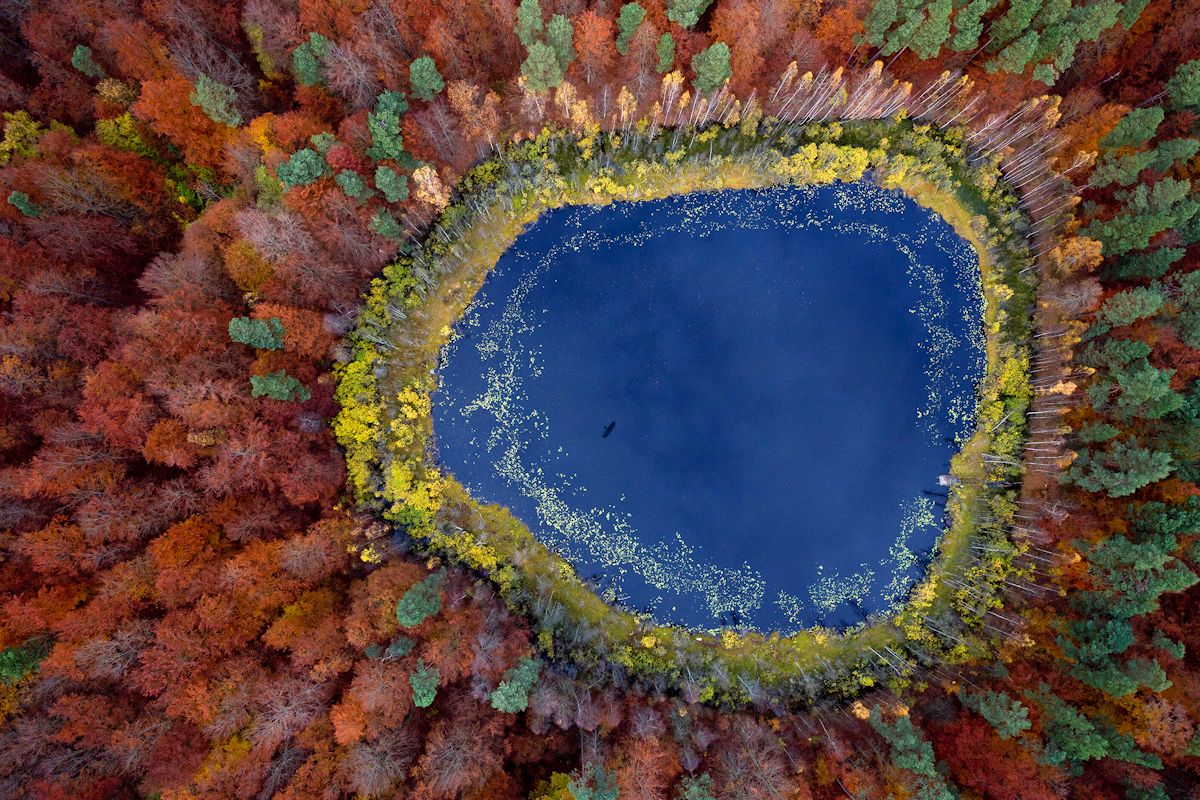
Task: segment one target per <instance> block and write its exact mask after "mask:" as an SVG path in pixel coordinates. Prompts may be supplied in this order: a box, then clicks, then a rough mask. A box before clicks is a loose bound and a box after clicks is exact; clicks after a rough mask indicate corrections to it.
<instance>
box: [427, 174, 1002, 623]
mask: <svg viewBox="0 0 1200 800" xmlns="http://www.w3.org/2000/svg"><path fill="white" fill-rule="evenodd" d="M978 280H979V279H978V269H977V264H976V257H975V254H974V252H973V251H972V249H971V248H970V247H969V245H967V244H966V243H965V242H963V241H962V240H961V239H960V238H959V237H958V236H957V235H956V234H955V233H954V232H953V231H952V230H951V228H950V227H949V225H947V224H946V223H945V222H944V221H943V220H942V219H940V218H939V217H937V216H936V215H934V214H932V213H931V212H929V211H926V210H924V209H922V208H920V207H919V206H917V205H916V204H915V203H913V202H912V201H910V200H908V199H907V198H905V197H903V196H902V195H901V194H899V193H898V192H895V191H885V190H883V189H880V188H877V187H875V186H873V185H870V184H866V183H861V184H835V185H833V186H828V187H822V188H819V189H812V188H804V189H798V188H782V189H774V190H767V191H726V192H717V193H701V194H692V195H685V196H680V197H674V198H670V199H667V200H661V201H653V202H644V203H619V204H615V205H612V206H607V207H603V208H587V207H580V208H570V209H563V210H560V211H554V212H551V213H548V214H545V215H544V216H543V217H542V218H541V219H540V220H539V221H538V222H537V223H536V224H534V225H532V226H531V227H530V228H529V229H528V230H527V231H526V232H525V233H524V234H523V235H522V236H521V237H520V238H519V239H518V240H517V243H516V245H515V246H514V247H513V248H511V249H510V250H509V251H508V252H507V253H506V254H505V255H504V256H503V258H501V259H500V262H499V264H498V265H497V267H496V269H495V270H494V272H493V273H492V275H491V277H490V278H489V279H488V282H487V283H486V284H485V285H484V287H483V289H482V290H481V291H480V294H479V296H478V297H477V299H476V303H475V304H474V305H473V306H472V307H471V309H470V310H469V311H468V313H467V314H466V315H465V316H464V318H463V320H462V322H461V323H460V325H459V336H458V338H456V339H455V341H454V342H452V343H451V344H450V346H449V347H448V348H447V349H446V352H445V353H444V356H443V365H442V368H441V372H440V381H441V388H440V390H439V391H438V393H437V394H436V395H435V397H434V422H435V433H436V442H437V448H438V455H439V457H440V459H441V461H442V463H443V464H444V466H445V467H446V468H447V469H448V470H449V471H451V472H453V473H454V474H455V475H456V476H457V477H458V479H459V480H461V481H462V482H463V483H464V484H465V485H466V486H467V487H468V488H469V489H470V491H471V492H472V494H473V495H474V496H475V497H476V498H478V499H480V500H482V501H485V502H494V503H500V504H503V505H505V506H508V507H509V508H511V509H512V510H513V512H514V513H515V514H516V515H517V516H518V517H519V518H520V519H522V520H523V521H524V522H525V523H526V524H527V525H529V526H530V528H531V530H533V532H534V533H535V534H536V535H537V536H538V537H539V538H540V539H542V540H543V541H544V542H546V543H547V544H548V545H549V546H551V547H553V548H554V549H556V550H557V551H558V552H560V553H561V554H562V555H563V556H565V557H566V558H567V559H569V560H570V561H571V562H572V563H573V564H574V565H575V566H576V567H577V568H578V570H579V572H580V574H582V575H583V576H585V577H590V578H594V579H595V581H596V584H597V585H598V586H599V587H600V588H601V590H602V591H604V592H606V593H607V595H608V596H609V598H610V599H616V600H619V601H620V602H623V603H625V604H627V605H629V606H633V607H637V608H644V609H650V610H652V611H653V613H654V616H655V617H656V618H657V619H659V620H662V621H671V622H678V623H683V624H687V625H695V626H701V627H714V626H717V625H720V624H723V623H730V622H739V623H741V624H748V625H752V626H754V627H757V628H759V629H760V630H785V631H786V630H794V629H796V628H798V627H801V626H804V625H810V624H813V623H823V624H826V625H845V624H851V623H853V622H855V621H857V620H858V619H859V618H861V615H862V614H864V613H873V612H877V611H883V610H886V609H887V608H888V607H889V606H890V605H892V604H894V603H895V602H897V601H898V600H901V599H902V598H903V597H904V596H905V593H906V592H907V590H908V588H909V587H910V586H911V583H912V581H913V579H914V578H916V577H917V576H919V574H920V570H921V558H922V557H923V556H924V555H925V554H927V553H928V552H929V551H930V549H931V548H932V546H933V545H934V543H935V541H936V539H937V537H938V535H939V534H940V532H941V529H942V527H943V524H944V521H943V519H942V505H941V498H940V497H938V496H937V493H938V492H940V491H941V490H940V489H939V488H938V476H939V475H941V474H944V473H946V472H947V471H948V467H949V459H950V456H951V455H952V453H953V452H954V451H955V449H956V442H957V441H958V440H960V439H961V438H963V437H965V436H966V435H969V432H970V426H971V422H972V409H973V403H974V391H975V384H976V383H977V381H978V379H979V377H980V375H981V372H982V361H983V356H982V332H981V321H980V320H981V311H982V301H981V299H980V293H979V287H978Z"/></svg>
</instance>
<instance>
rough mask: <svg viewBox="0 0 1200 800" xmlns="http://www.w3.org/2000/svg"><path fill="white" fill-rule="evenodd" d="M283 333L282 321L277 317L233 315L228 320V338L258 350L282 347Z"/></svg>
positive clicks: (279, 348)
mask: <svg viewBox="0 0 1200 800" xmlns="http://www.w3.org/2000/svg"><path fill="white" fill-rule="evenodd" d="M283 333H284V331H283V321H282V320H280V319H279V317H271V318H270V319H255V318H253V317H234V318H233V319H231V320H229V338H230V339H232V340H233V341H235V342H238V343H239V344H248V345H250V346H251V347H257V348H258V349H259V350H281V349H283Z"/></svg>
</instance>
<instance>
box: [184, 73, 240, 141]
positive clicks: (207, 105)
mask: <svg viewBox="0 0 1200 800" xmlns="http://www.w3.org/2000/svg"><path fill="white" fill-rule="evenodd" d="M188 100H190V101H191V103H192V105H194V106H199V107H200V110H201V111H203V112H204V113H205V114H206V115H207V116H208V118H209V119H211V120H212V121H213V122H218V123H220V124H222V125H227V126H229V127H230V128H236V127H237V126H238V125H241V124H242V115H241V114H239V113H238V111H237V109H236V108H234V104H235V103H237V93H236V92H234V91H233V89H231V88H229V87H228V86H226V85H225V84H223V83H217V82H216V81H214V80H213V79H212V78H210V77H208V76H207V75H205V74H204V73H203V72H201V73H200V74H199V75H198V76H197V77H196V86H195V88H194V89H193V90H192V93H191V94H190V95H188Z"/></svg>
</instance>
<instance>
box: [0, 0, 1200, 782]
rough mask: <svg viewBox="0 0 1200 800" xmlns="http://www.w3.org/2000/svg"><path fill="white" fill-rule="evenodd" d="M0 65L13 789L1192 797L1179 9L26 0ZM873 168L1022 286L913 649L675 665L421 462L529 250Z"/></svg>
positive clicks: (9, 18) (998, 335) (1006, 4)
mask: <svg viewBox="0 0 1200 800" xmlns="http://www.w3.org/2000/svg"><path fill="white" fill-rule="evenodd" d="M0 42H2V43H3V46H2V47H0V109H2V116H3V137H2V138H0V250H2V255H0V797H6V798H7V797H12V798H46V799H47V800H56V799H57V798H97V799H99V798H147V799H149V798H157V799H158V800H191V799H192V798H197V799H198V798H264V799H266V798H280V800H300V799H301V798H340V797H347V798H364V799H365V798H376V797H378V798H387V797H397V798H408V797H412V798H418V800H452V799H453V798H470V799H471V800H484V799H485V798H497V799H498V800H509V799H511V800H517V799H518V798H529V800H617V798H621V799H622V800H637V799H642V798H644V799H645V800H656V799H660V798H661V799H662V800H741V799H742V798H747V799H751V798H752V799H754V800H765V799H767V798H770V799H771V800H781V799H782V798H800V799H807V798H812V799H813V800H836V799H837V798H851V799H852V800H874V799H875V798H880V800H882V799H883V798H895V800H902V799H903V798H921V799H922V800H934V799H936V800H950V799H951V798H964V800H971V799H972V798H985V799H986V800H1013V799H1019V800H1042V799H1043V798H1045V799H1046V800H1051V799H1052V798H1081V799H1082V798H1086V799H1087V800H1109V799H1110V798H1111V800H1121V799H1124V798H1128V799H1129V800H1183V799H1185V798H1188V799H1190V798H1196V797H1198V796H1200V610H1198V609H1200V607H1198V605H1197V601H1198V600H1200V589H1198V588H1197V586H1196V585H1197V583H1200V580H1198V578H1197V569H1198V567H1200V485H1198V482H1200V467H1198V464H1200V384H1198V383H1197V378H1198V377H1200V272H1197V270H1196V269H1195V267H1196V266H1197V265H1198V263H1200V246H1198V245H1197V242H1200V197H1198V196H1197V192H1196V191H1195V186H1194V181H1196V180H1197V179H1198V178H1197V175H1198V174H1200V6H1197V4H1196V3H1195V2H1191V0H1127V2H1121V1H1120V0H1090V2H1078V3H1076V2H1075V0H970V2H962V0H957V1H956V0H932V1H931V2H922V0H715V1H714V0H707V1H706V0H637V1H636V2H626V3H619V2H618V3H609V2H607V0H597V1H596V2H588V1H587V0H521V1H520V2H519V3H517V2H514V1H513V0H353V1H352V2H346V3H338V2H326V1H325V0H245V2H237V3H221V2H212V0H192V2H187V3H185V2H182V1H181V0H143V2H140V3H133V2H115V0H92V1H91V2H78V0H52V1H46V0H28V1H27V2H20V3H7V4H3V5H2V6H0ZM862 176H867V177H869V178H871V179H874V180H877V181H879V182H881V183H883V184H884V185H893V186H898V187H900V188H903V189H904V190H905V191H906V192H907V193H909V194H910V195H912V196H914V197H917V198H918V199H921V198H924V201H925V202H926V204H927V205H931V206H933V207H935V208H937V210H938V211H939V212H941V213H943V215H944V216H946V217H947V219H948V220H949V221H950V222H951V223H952V224H955V227H956V229H959V230H960V231H961V232H963V233H964V234H967V235H969V237H970V238H971V242H972V244H973V245H974V246H975V248H976V249H977V250H979V252H980V257H981V263H982V262H983V261H985V260H986V261H987V262H989V263H991V264H992V265H993V266H994V267H995V271H994V272H990V273H987V272H985V276H984V277H985V291H986V292H987V293H988V295H989V302H990V303H991V307H992V308H993V310H995V311H996V313H994V314H993V315H992V316H991V317H990V318H989V319H988V322H989V325H990V326H991V327H990V329H989V335H990V336H991V337H992V338H991V341H992V342H994V343H996V345H997V347H998V348H999V349H1000V350H1002V352H998V354H997V356H996V358H995V359H993V360H992V363H991V365H990V367H991V369H992V372H991V378H992V380H990V381H985V383H984V384H983V386H982V388H981V398H980V407H979V412H978V413H979V417H980V420H982V421H984V422H985V423H986V424H985V425H983V427H984V428H987V429H988V430H987V434H988V436H987V438H988V445H989V446H988V447H986V448H981V449H980V450H979V451H978V452H976V453H975V456H976V459H975V460H974V461H973V462H972V463H971V464H970V465H963V466H962V469H964V470H965V469H966V468H967V466H971V467H973V468H974V470H975V475H976V481H975V482H974V483H972V482H970V481H964V487H963V489H962V491H961V492H960V493H959V494H958V495H956V497H957V498H958V499H957V501H956V502H959V503H960V504H961V507H962V508H963V509H965V510H964V512H963V513H964V515H966V517H969V519H970V522H971V525H970V530H969V531H968V532H966V533H965V534H964V535H963V536H961V537H950V538H948V539H947V542H950V543H957V545H958V549H957V550H955V549H954V548H953V547H951V546H949V545H947V547H946V549H945V552H943V554H942V557H941V560H939V561H938V562H936V564H935V565H934V566H933V567H931V571H930V576H931V579H930V580H929V581H927V582H926V583H924V584H921V586H923V587H925V590H924V591H922V590H921V589H918V590H917V591H916V592H915V593H914V595H913V596H912V597H910V598H909V601H908V604H907V606H906V608H905V610H902V611H901V612H900V613H899V614H898V615H897V616H896V617H895V618H893V619H892V620H891V621H890V622H887V623H886V624H887V625H888V626H890V629H891V630H893V631H894V633H895V636H896V637H897V638H895V639H887V640H886V641H882V642H880V641H877V640H871V639H868V640H866V641H865V642H864V644H863V645H862V646H859V645H855V650H854V656H853V657H852V658H850V659H848V660H846V661H845V662H842V661H838V660H837V659H827V658H826V656H827V655H828V653H829V652H832V651H829V650H818V651H813V650H811V649H809V650H806V651H805V652H806V653H814V652H815V653H816V654H817V655H812V658H814V659H816V661H817V662H820V665H819V666H816V665H811V666H810V665H807V664H801V667H803V669H800V668H797V671H795V672H789V670H790V669H791V667H792V666H793V665H794V664H796V663H799V662H798V661H797V659H798V658H799V655H798V654H797V652H795V651H788V650H787V645H786V644H781V643H780V642H779V641H778V637H765V639H766V641H765V642H761V641H753V642H751V644H752V645H753V646H748V647H747V646H744V645H745V641H744V640H739V639H738V636H737V634H736V632H734V631H727V632H726V634H722V635H720V636H714V637H713V638H712V640H711V641H706V642H702V643H700V644H701V646H700V647H697V648H691V643H689V647H688V648H683V647H681V646H680V647H676V645H677V644H679V641H677V639H676V638H675V637H676V633H677V632H672V631H669V630H661V631H660V630H655V629H647V628H646V623H645V621H644V620H637V619H630V618H629V617H628V615H622V614H620V613H618V612H617V611H615V610H614V609H612V608H610V607H609V606H607V605H605V604H602V603H601V604H600V606H596V605H594V604H593V603H599V602H600V601H599V600H598V598H597V596H596V595H595V594H594V593H593V592H591V591H590V590H589V591H583V589H584V588H586V587H585V586H584V583H583V582H582V581H581V580H580V579H578V578H576V577H574V576H571V575H565V571H564V570H562V569H561V568H559V567H558V566H557V564H556V563H555V562H552V560H549V559H548V558H544V557H545V553H544V552H541V551H537V548H536V547H531V546H529V545H528V543H526V542H524V540H523V534H522V531H521V530H520V529H519V526H516V525H515V524H514V523H513V521H512V519H511V518H510V517H508V516H507V515H505V514H504V512H503V511H502V510H500V509H496V508H494V507H477V506H475V505H473V504H471V503H470V502H468V501H467V499H466V498H464V497H462V496H461V490H460V487H457V486H456V485H455V484H454V483H453V482H452V481H448V480H446V479H445V478H444V476H441V475H438V474H437V473H436V471H434V470H432V469H430V464H429V463H428V462H427V461H426V460H424V459H423V458H421V457H420V456H421V448H422V443H423V441H424V438H425V436H426V434H427V433H428V431H427V430H425V429H424V428H423V427H422V426H423V425H424V423H425V421H426V420H427V419H428V414H429V409H428V404H429V391H430V390H431V386H429V385H428V381H429V380H430V378H429V375H428V372H427V370H426V371H423V370H422V365H426V364H427V363H428V359H429V358H431V357H435V355H436V353H435V352H434V351H436V348H437V347H438V346H440V344H439V342H440V340H439V338H438V337H439V336H442V337H443V338H444V336H445V335H447V334H443V333H442V330H443V328H444V327H445V326H447V325H449V324H451V323H452V322H453V320H454V316H455V314H456V313H458V312H460V311H461V307H462V305H463V304H464V303H465V302H467V301H468V300H469V297H470V293H471V291H472V288H471V287H472V286H474V285H477V283H478V280H480V279H482V274H481V273H480V272H479V269H478V267H479V263H482V261H486V260H487V259H489V258H490V259H491V260H492V261H494V259H495V256H496V252H495V251H496V250H497V249H503V248H504V247H506V246H507V244H508V243H509V242H510V241H511V239H512V238H513V237H514V236H515V233H516V230H517V229H518V228H519V225H520V224H523V222H522V219H523V217H522V215H525V216H526V217H528V216H529V215H534V214H536V212H537V210H538V209H539V208H541V207H552V206H555V205H561V204H564V203H569V202H584V200H583V199H582V198H584V197H590V198H591V202H608V201H611V200H613V199H632V198H638V197H653V196H665V195H668V194H672V193H678V192H683V191H689V190H693V189H695V188H698V187H701V188H702V187H708V188H712V187H722V188H728V187H734V186H738V187H748V186H761V185H765V184H766V183H769V182H791V183H796V184H819V183H828V182H830V181H834V180H839V179H842V180H854V179H857V178H859V177H862ZM947 198H949V199H947ZM500 212H503V213H500ZM493 217H494V218H496V219H503V220H506V221H508V222H507V224H506V225H492V226H491V227H489V226H488V225H483V224H481V223H480V222H479V220H481V219H483V220H486V221H487V222H489V223H492V222H494V220H493ZM526 221H527V220H526ZM472 237H474V238H472ZM489 248H490V250H489ZM472 259H475V260H476V262H478V263H475V271H474V272H471V271H470V270H469V269H468V268H469V267H471V264H472ZM455 265H457V266H458V267H462V269H461V270H457V271H456V270H455V269H453V268H452V267H455ZM989 274H990V275H992V276H993V278H994V279H993V280H990V281H989V280H988V275H989ZM472 281H474V283H472ZM401 323H403V324H401ZM414 332H417V333H422V335H420V336H417V335H415V334H414ZM406 336H407V339H405V338H404V337H406ZM430 348H433V351H431V349H430ZM385 355H386V357H387V359H389V363H390V364H391V365H392V366H391V368H390V369H391V371H389V370H385V369H383V368H382V367H380V365H379V363H378V359H380V358H382V357H383V356H385ZM397 367H398V368H397ZM381 453H382V455H381ZM960 474H965V473H963V472H960ZM971 487H975V488H977V489H978V488H979V487H982V488H983V489H986V490H987V491H986V492H983V491H980V492H979V493H977V494H970V493H969V492H968V490H969V489H970V488H971ZM527 535H528V534H527V532H525V533H524V537H526V538H527ZM504 547H509V548H511V550H504V549H503V548H504ZM543 550H544V549H543ZM938 565H940V566H938ZM517 567H519V569H518V568H517ZM543 568H544V569H546V570H549V571H550V572H556V574H553V575H551V574H549V573H547V574H546V575H541V576H539V574H538V570H539V569H543ZM556 581H562V584H556V583H555V582H556ZM559 585H566V586H569V587H572V588H571V589H570V591H567V592H565V593H564V592H562V591H558V590H557V589H556V586H559ZM576 590H578V591H576ZM576 599H577V600H578V603H577V606H578V607H574V608H573V607H570V606H572V604H573V603H575V601H576ZM589 615H590V616H589ZM614 620H615V621H614ZM585 623H586V624H585ZM610 623H611V624H610ZM614 626H615V627H614ZM614 630H616V633H614V632H613V631H614ZM809 635H810V636H811V637H812V639H813V640H814V641H815V642H817V643H818V644H820V645H821V646H822V647H828V646H830V645H829V641H828V640H829V638H830V636H829V634H827V633H826V632H824V631H819V630H817V631H813V632H811V633H810V634H809ZM748 638H750V639H753V638H754V637H752V636H751V637H748ZM763 638H764V637H759V639H763ZM660 640H661V641H660ZM762 644H765V645H766V646H768V647H769V648H773V649H767V650H763V649H762V648H761V647H759V645H762ZM834 645H835V648H834V649H836V642H835V643H834ZM689 648H690V649H689ZM781 652H782V653H788V656H787V658H788V659H789V661H787V662H786V664H785V661H784V659H783V657H781V656H779V655H778V654H779V653H781ZM764 654H766V655H765V658H766V659H767V660H766V661H764ZM776 657H777V658H779V661H778V662H777V663H776V664H775V665H774V666H775V667H778V666H779V665H780V664H785V666H786V667H787V669H768V667H771V666H772V665H771V664H770V663H768V662H769V661H770V659H771V658H776ZM805 657H807V656H805ZM764 664H765V666H764ZM758 668H761V669H758ZM756 669H757V670H758V671H756ZM781 673H782V674H783V675H784V677H783V678H782V679H780V680H776V679H775V678H774V677H772V676H773V675H774V676H777V675H779V674H781Z"/></svg>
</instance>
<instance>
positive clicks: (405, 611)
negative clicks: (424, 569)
mask: <svg viewBox="0 0 1200 800" xmlns="http://www.w3.org/2000/svg"><path fill="white" fill-rule="evenodd" d="M445 578H446V574H445V573H444V572H435V573H433V574H432V575H429V576H427V577H426V578H424V579H423V580H421V581H419V582H418V583H416V584H414V585H413V587H412V588H411V589H409V590H408V591H407V592H405V593H404V596H403V597H401V598H400V600H399V601H397V603H396V620H397V621H398V622H399V623H400V625H401V627H404V628H414V627H416V626H417V625H420V624H421V623H422V622H424V621H425V620H427V619H429V618H430V617H432V616H433V615H434V614H436V613H438V612H439V611H441V610H442V583H443V582H444V581H445Z"/></svg>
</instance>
